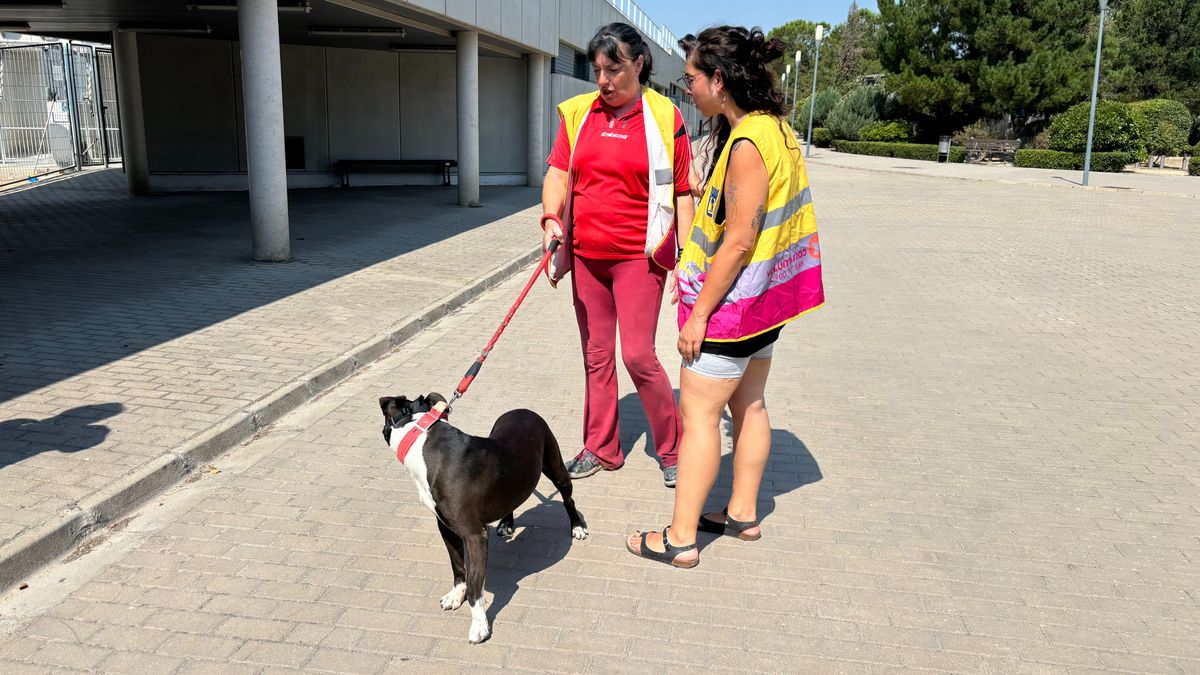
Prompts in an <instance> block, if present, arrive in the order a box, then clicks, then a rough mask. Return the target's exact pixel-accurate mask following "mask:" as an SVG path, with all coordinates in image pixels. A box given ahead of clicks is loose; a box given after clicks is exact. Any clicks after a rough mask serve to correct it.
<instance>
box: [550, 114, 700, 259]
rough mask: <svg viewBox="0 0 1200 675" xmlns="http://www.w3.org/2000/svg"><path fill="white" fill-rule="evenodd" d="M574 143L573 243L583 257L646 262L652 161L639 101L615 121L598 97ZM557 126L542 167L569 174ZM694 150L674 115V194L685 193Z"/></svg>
mask: <svg viewBox="0 0 1200 675" xmlns="http://www.w3.org/2000/svg"><path fill="white" fill-rule="evenodd" d="M588 114H589V115H593V117H591V118H589V119H588V121H587V124H585V125H584V126H583V133H582V134H580V137H579V139H578V140H577V141H576V144H575V187H574V190H573V193H572V198H573V200H574V201H573V202H572V213H573V214H574V217H575V225H574V229H573V231H572V239H571V243H572V245H573V247H574V249H575V253H576V254H578V255H581V256H583V257H585V258H598V259H605V260H635V259H637V258H642V257H645V255H646V254H645V249H646V217H647V209H648V208H649V207H648V206H647V204H648V202H649V200H650V159H649V153H648V151H647V150H646V124H645V116H643V115H642V103H641V102H640V101H639V102H638V103H637V105H635V106H634V107H633V109H632V110H630V111H629V112H627V113H625V114H624V115H622V116H621V117H619V118H615V117H614V116H613V113H612V109H610V108H609V107H608V106H606V105H604V103H603V102H602V101H601V100H600V98H599V97H597V98H596V102H595V103H593V104H592V110H591V112H590V113H588ZM655 133H657V132H655ZM567 138H568V137H567V126H566V123H565V122H562V121H560V122H559V125H558V136H557V137H556V138H555V140H554V149H553V150H552V151H551V152H550V158H549V159H547V160H546V163H547V164H549V165H550V166H552V167H554V168H556V169H562V170H563V171H566V170H567V166H568V164H569V163H570V161H571V147H570V144H569V142H568V140H567ZM691 166H692V146H691V143H690V142H688V134H687V128H686V127H684V124H683V116H682V115H680V114H679V111H678V110H676V111H675V162H674V167H673V171H674V174H675V194H676V195H683V194H687V193H688V190H689V189H688V172H689V171H690V170H691Z"/></svg>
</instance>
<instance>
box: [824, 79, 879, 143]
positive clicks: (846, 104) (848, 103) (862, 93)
mask: <svg viewBox="0 0 1200 675" xmlns="http://www.w3.org/2000/svg"><path fill="white" fill-rule="evenodd" d="M890 110H891V103H890V102H889V101H888V95H887V92H885V91H884V90H883V87H880V86H878V85H871V84H868V85H863V86H860V87H856V88H854V89H852V90H851V91H850V93H848V94H846V95H845V96H843V97H842V99H841V100H840V101H838V102H837V105H835V106H833V110H831V111H829V117H828V118H827V119H826V120H825V126H826V127H828V128H829V130H830V131H832V132H833V135H834V137H835V138H845V139H848V140H851V141H856V140H858V134H859V132H861V131H862V130H863V128H864V127H866V126H867V125H868V124H870V123H871V122H874V121H876V120H880V119H886V118H887V116H888V113H889V112H890Z"/></svg>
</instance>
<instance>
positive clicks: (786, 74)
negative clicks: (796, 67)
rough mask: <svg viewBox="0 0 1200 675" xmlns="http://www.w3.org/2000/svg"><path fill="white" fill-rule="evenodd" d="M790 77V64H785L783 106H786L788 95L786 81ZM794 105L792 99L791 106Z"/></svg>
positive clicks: (798, 73)
mask: <svg viewBox="0 0 1200 675" xmlns="http://www.w3.org/2000/svg"><path fill="white" fill-rule="evenodd" d="M796 75H797V76H798V75H800V72H799V71H797V72H796ZM791 76H792V64H790V63H789V64H787V68H785V69H784V71H783V104H784V105H787V95H788V90H787V81H788V78H789V77H791ZM795 103H796V100H795V99H792V104H793V105H794V104H795Z"/></svg>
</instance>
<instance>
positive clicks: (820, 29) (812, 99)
mask: <svg viewBox="0 0 1200 675" xmlns="http://www.w3.org/2000/svg"><path fill="white" fill-rule="evenodd" d="M823 37H825V26H824V25H822V24H817V33H816V38H817V47H816V52H817V55H816V57H814V59H813V83H812V95H811V96H809V97H808V135H807V136H805V137H804V139H805V140H806V141H807V142H808V145H807V147H805V148H804V156H805V157H808V156H809V155H810V154H812V129H813V106H814V105H816V103H817V69H818V68H820V67H821V38H823Z"/></svg>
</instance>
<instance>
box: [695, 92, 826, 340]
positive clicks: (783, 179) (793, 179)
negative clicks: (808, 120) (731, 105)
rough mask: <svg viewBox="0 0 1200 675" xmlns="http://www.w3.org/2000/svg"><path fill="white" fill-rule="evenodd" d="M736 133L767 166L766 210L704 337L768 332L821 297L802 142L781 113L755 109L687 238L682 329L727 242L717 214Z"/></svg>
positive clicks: (720, 163)
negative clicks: (758, 229) (751, 243)
mask: <svg viewBox="0 0 1200 675" xmlns="http://www.w3.org/2000/svg"><path fill="white" fill-rule="evenodd" d="M741 138H745V139H748V140H750V141H752V142H753V143H754V145H755V146H756V147H757V148H758V151H759V154H761V155H762V158H763V162H764V163H765V164H766V168H767V176H768V181H769V184H768V189H767V203H766V213H765V214H764V216H763V224H762V229H761V230H760V231H759V232H758V235H757V237H756V238H755V241H754V248H753V249H752V250H751V252H750V255H749V257H748V258H747V261H746V264H745V265H744V266H743V268H742V270H741V272H740V273H739V274H738V277H737V279H736V280H735V281H734V283H733V286H732V287H730V289H729V291H728V292H727V293H726V294H725V297H724V298H722V299H721V303H720V304H719V305H718V306H717V308H716V310H715V311H714V312H713V314H712V317H711V318H710V319H709V322H708V333H707V336H706V339H708V340H713V341H718V342H732V341H737V340H743V339H746V338H748V337H752V336H754V335H758V334H760V333H763V332H766V331H768V330H771V329H772V328H775V327H777V326H781V325H783V324H785V323H787V322H788V321H791V320H792V319H795V318H796V317H798V316H800V315H801V314H804V313H806V312H808V311H811V310H813V309H816V308H817V307H820V306H821V305H822V304H823V303H824V301H825V293H824V288H823V286H822V282H821V245H820V239H819V237H818V236H817V227H816V218H815V216H814V214H813V207H812V193H811V192H810V190H809V187H808V176H807V174H806V172H805V170H804V160H803V158H802V157H801V154H800V144H799V143H798V142H797V140H796V137H795V134H794V133H792V131H791V129H789V128H787V127H786V125H783V124H782V123H781V122H780V120H779V119H778V118H776V117H772V116H770V115H765V114H762V113H752V114H751V115H749V116H748V117H746V119H744V120H743V121H742V123H741V124H739V125H738V127H737V128H736V129H734V130H733V132H732V133H731V134H730V137H729V140H728V141H727V142H726V144H725V147H724V148H723V149H722V151H721V156H720V157H718V158H717V161H716V164H715V165H714V168H713V172H712V176H711V178H710V179H709V183H708V185H707V186H705V189H704V192H703V193H702V196H701V201H700V205H699V207H698V208H697V209H696V219H695V221H694V222H693V225H692V230H691V232H690V234H689V236H688V238H687V240H686V241H685V242H684V249H683V255H682V257H681V259H680V270H679V274H678V278H679V325H680V327H682V326H683V324H684V322H685V321H686V320H687V317H688V316H690V315H691V312H692V307H693V306H694V305H695V302H696V298H697V296H698V295H699V293H700V288H701V286H702V285H703V284H704V281H705V279H706V278H707V275H708V269H709V266H710V265H711V264H712V258H713V256H714V255H716V253H717V250H718V249H719V248H720V247H721V244H722V243H723V242H724V240H725V223H718V222H717V221H716V215H717V212H718V211H719V210H720V209H719V205H720V203H721V197H722V192H723V190H724V187H725V175H726V171H727V170H728V167H729V154H730V152H731V151H732V148H733V145H734V143H735V142H736V141H737V140H738V139H741Z"/></svg>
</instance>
